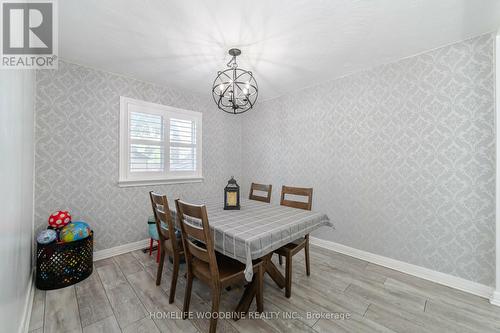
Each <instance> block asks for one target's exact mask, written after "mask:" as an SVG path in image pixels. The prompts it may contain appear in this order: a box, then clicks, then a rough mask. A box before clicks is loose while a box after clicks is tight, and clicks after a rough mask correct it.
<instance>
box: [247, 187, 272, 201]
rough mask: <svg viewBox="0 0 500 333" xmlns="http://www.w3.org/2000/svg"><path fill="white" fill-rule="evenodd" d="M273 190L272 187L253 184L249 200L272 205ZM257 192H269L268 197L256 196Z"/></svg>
mask: <svg viewBox="0 0 500 333" xmlns="http://www.w3.org/2000/svg"><path fill="white" fill-rule="evenodd" d="M272 190H273V186H272V185H264V184H257V183H252V185H251V186H250V196H249V199H250V200H257V201H262V202H267V203H270V202H271V193H272ZM255 191H261V192H267V195H266V196H265V197H264V196H261V195H258V194H255V193H254V192H255Z"/></svg>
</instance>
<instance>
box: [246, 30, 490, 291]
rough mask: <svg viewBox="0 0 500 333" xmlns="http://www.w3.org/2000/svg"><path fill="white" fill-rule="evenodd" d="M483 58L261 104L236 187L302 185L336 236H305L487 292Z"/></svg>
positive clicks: (459, 55) (485, 44)
mask: <svg viewBox="0 0 500 333" xmlns="http://www.w3.org/2000/svg"><path fill="white" fill-rule="evenodd" d="M493 55H494V38H493V35H484V36H481V37H478V38H474V39H471V40H467V41H464V42H460V43H457V44H454V45H451V46H446V47H443V48H440V49H437V50H434V51H431V52H428V53H425V54H421V55H418V56H415V57H411V58H407V59H404V60H401V61H398V62H396V63H392V64H388V65H384V66H381V67H377V68H374V69H370V70H366V71H362V72H359V73H355V74H353V75H350V76H347V77H344V78H340V79H337V80H334V81H331V82H328V83H324V84H321V85H318V86H315V87H311V88H307V89H304V90H301V91H297V92H293V93H291V94H289V95H287V96H283V97H280V98H277V99H273V100H270V101H266V102H263V103H260V104H259V105H258V107H257V108H256V109H255V110H253V111H251V112H247V113H246V114H245V115H243V134H242V138H243V141H242V145H243V146H242V151H243V155H242V156H243V157H242V167H243V169H242V174H243V175H244V179H243V184H247V183H249V182H251V181H259V182H264V183H272V184H273V185H274V186H275V187H274V188H275V190H274V193H273V195H274V199H275V200H278V197H279V191H280V188H281V185H282V184H288V185H295V186H312V187H314V191H315V192H314V203H313V209H318V210H322V211H325V212H327V213H328V215H329V217H330V218H331V220H332V221H333V222H334V223H335V225H336V230H335V231H327V230H324V231H321V233H316V235H315V236H317V237H320V238H323V239H327V240H331V241H334V242H338V243H342V244H345V245H347V246H351V247H354V248H357V249H361V250H365V251H369V252H372V253H376V254H379V255H383V256H387V257H390V258H394V259H398V260H402V261H405V262H409V263H412V264H415V265H420V266H424V267H427V268H430V269H434V270H437V271H441V272H444V273H449V274H452V275H456V276H459V277H462V278H465V279H468V280H472V281H476V282H479V283H483V284H487V285H491V286H493V285H494V266H495V264H494V258H495V257H494V251H495V238H494V237H495V235H494V231H495V225H494V212H495V202H494V198H495V192H494V191H495V179H494V171H495V164H494V162H495V155H494V148H495V133H494V70H493V68H494V67H493V63H494V60H493ZM245 190H246V189H245Z"/></svg>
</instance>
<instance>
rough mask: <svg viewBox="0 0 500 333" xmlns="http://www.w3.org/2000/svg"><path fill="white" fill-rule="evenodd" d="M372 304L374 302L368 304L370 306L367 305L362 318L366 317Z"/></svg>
mask: <svg viewBox="0 0 500 333" xmlns="http://www.w3.org/2000/svg"><path fill="white" fill-rule="evenodd" d="M370 305H372V304H371V303H370V304H368V306H367V307H366V310H365V312H363V316H362V318H364V317H365V315H366V313H367V312H368V309H369V308H370Z"/></svg>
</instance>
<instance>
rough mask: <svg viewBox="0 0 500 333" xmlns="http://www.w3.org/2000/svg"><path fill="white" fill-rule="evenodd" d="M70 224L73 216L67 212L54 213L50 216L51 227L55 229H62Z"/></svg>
mask: <svg viewBox="0 0 500 333" xmlns="http://www.w3.org/2000/svg"><path fill="white" fill-rule="evenodd" d="M70 222H71V215H70V214H69V213H68V212H67V211H65V210H60V211H57V212H54V213H52V214H51V215H50V216H49V225H50V226H51V227H53V228H62V227H64V226H65V225H66V224H68V223H70Z"/></svg>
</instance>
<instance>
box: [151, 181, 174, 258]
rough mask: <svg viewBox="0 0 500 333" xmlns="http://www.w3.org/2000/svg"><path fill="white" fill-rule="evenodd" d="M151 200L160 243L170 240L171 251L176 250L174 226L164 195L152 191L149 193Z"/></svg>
mask: <svg viewBox="0 0 500 333" xmlns="http://www.w3.org/2000/svg"><path fill="white" fill-rule="evenodd" d="M149 197H150V198H151V206H152V208H153V214H154V217H155V223H156V230H157V231H158V236H159V237H160V240H161V241H165V240H167V239H171V240H172V246H173V249H174V250H176V248H177V242H176V237H175V225H174V221H173V220H172V216H171V215H170V209H169V207H168V200H167V196H166V195H161V194H158V193H155V192H153V191H151V192H149ZM162 222H163V223H164V224H165V225H166V226H167V228H168V230H165V228H163V227H162Z"/></svg>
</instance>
